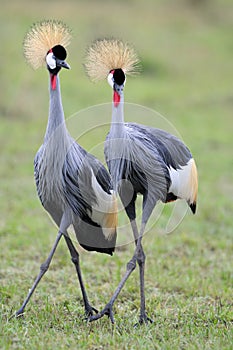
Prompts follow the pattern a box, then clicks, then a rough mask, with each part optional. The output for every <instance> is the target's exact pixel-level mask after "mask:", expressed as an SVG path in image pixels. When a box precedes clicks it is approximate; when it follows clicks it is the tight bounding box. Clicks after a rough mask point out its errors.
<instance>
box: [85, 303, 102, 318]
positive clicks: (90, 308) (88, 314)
mask: <svg viewBox="0 0 233 350" xmlns="http://www.w3.org/2000/svg"><path fill="white" fill-rule="evenodd" d="M98 312H99V311H98V310H97V309H96V308H94V307H93V306H91V305H90V304H88V305H86V306H85V319H86V320H89V318H90V317H91V316H93V315H94V313H96V314H98Z"/></svg>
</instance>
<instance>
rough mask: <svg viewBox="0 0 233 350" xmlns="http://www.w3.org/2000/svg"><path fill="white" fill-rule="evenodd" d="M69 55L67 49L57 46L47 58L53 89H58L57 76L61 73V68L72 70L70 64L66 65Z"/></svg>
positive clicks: (49, 52) (50, 51)
mask: <svg viewBox="0 0 233 350" xmlns="http://www.w3.org/2000/svg"><path fill="white" fill-rule="evenodd" d="M66 56H67V53H66V49H65V48H64V47H63V46H62V45H56V46H54V47H53V48H52V49H50V50H49V51H48V53H47V56H46V63H47V69H48V70H49V72H50V75H51V85H52V89H53V90H55V89H56V75H57V74H58V73H59V71H60V70H61V68H66V69H70V66H69V65H68V63H66V61H65V59H66Z"/></svg>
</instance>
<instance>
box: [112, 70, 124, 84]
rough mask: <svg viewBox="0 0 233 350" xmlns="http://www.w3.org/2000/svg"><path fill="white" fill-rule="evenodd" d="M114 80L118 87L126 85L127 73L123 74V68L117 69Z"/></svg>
mask: <svg viewBox="0 0 233 350" xmlns="http://www.w3.org/2000/svg"><path fill="white" fill-rule="evenodd" d="M113 79H114V81H115V83H116V84H118V85H122V84H124V82H125V73H124V72H123V70H122V69H121V68H117V69H115V70H114V73H113Z"/></svg>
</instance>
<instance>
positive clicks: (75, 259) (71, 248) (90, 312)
mask: <svg viewBox="0 0 233 350" xmlns="http://www.w3.org/2000/svg"><path fill="white" fill-rule="evenodd" d="M64 238H65V240H66V244H67V246H68V248H69V251H70V255H71V260H72V262H73V263H74V265H75V268H76V271H77V275H78V279H79V283H80V288H81V291H82V296H83V302H84V308H85V314H86V316H87V317H89V316H92V315H93V311H94V312H96V313H97V312H98V310H96V309H95V308H94V307H92V306H91V305H90V303H89V301H88V297H87V293H86V290H85V287H84V283H83V279H82V274H81V268H80V263H79V253H78V252H77V250H76V249H75V247H74V245H73V243H72V241H71V239H70V237H69V236H68V234H67V233H66V234H65V235H64Z"/></svg>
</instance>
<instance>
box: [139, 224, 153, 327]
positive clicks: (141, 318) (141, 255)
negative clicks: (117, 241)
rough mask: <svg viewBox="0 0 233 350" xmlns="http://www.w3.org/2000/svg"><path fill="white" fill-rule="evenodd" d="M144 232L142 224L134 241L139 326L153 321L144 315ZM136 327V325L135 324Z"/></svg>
mask: <svg viewBox="0 0 233 350" xmlns="http://www.w3.org/2000/svg"><path fill="white" fill-rule="evenodd" d="M144 230H145V224H143V223H142V225H141V230H140V235H139V237H138V239H137V240H135V242H136V245H137V249H136V258H137V262H138V266H139V276H140V315H139V324H143V323H148V322H150V323H152V322H153V320H152V319H151V318H149V317H148V316H147V314H146V298H145V282H144V281H145V278H144V276H145V274H144V271H145V261H146V255H145V253H144V251H143V248H142V237H143V233H144ZM136 325H137V324H136Z"/></svg>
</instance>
